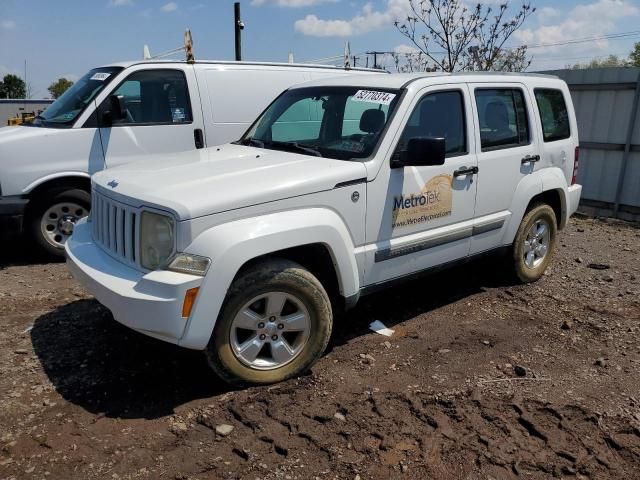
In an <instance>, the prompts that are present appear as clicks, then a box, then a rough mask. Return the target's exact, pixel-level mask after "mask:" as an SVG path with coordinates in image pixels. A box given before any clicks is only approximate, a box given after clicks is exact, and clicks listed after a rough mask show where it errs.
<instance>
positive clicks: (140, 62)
mask: <svg viewBox="0 0 640 480" xmlns="http://www.w3.org/2000/svg"><path fill="white" fill-rule="evenodd" d="M185 63H186V61H184V60H160V59H158V60H154V59H151V60H132V61H128V62H114V63H109V64H105V65H100V66H99V67H96V68H101V67H103V68H104V67H123V68H127V67H131V66H133V65H147V64H151V65H153V64H161V65H167V64H173V65H176V64H181V65H182V64H185ZM193 64H195V65H203V64H204V65H246V66H269V67H293V68H319V69H323V70H325V69H326V70H337V71H344V70H345V69H344V67H336V66H335V65H319V64H315V63H287V62H236V61H231V60H196V61H195V62H193ZM349 70H352V71H356V72H376V73H386V72H384V71H383V70H378V69H373V68H351V69H349Z"/></svg>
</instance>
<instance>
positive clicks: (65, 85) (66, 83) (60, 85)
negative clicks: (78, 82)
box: [47, 78, 73, 98]
mask: <svg viewBox="0 0 640 480" xmlns="http://www.w3.org/2000/svg"><path fill="white" fill-rule="evenodd" d="M71 85H73V82H72V81H71V80H67V79H66V78H59V79H58V80H56V81H55V82H53V83H52V84H51V85H49V87H48V88H47V90H49V93H50V94H51V96H52V97H53V98H58V97H59V96H60V95H62V94H63V93H64V92H66V91H67V89H69V87H71Z"/></svg>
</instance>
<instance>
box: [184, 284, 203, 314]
mask: <svg viewBox="0 0 640 480" xmlns="http://www.w3.org/2000/svg"><path fill="white" fill-rule="evenodd" d="M199 290H200V287H196V288H190V289H189V290H187V293H185V294H184V302H183V303H182V318H189V315H191V310H192V309H193V305H194V304H195V303H196V297H197V296H198V291H199Z"/></svg>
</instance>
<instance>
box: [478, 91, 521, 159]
mask: <svg viewBox="0 0 640 480" xmlns="http://www.w3.org/2000/svg"><path fill="white" fill-rule="evenodd" d="M475 97H476V105H477V107H478V117H479V118H478V121H479V123H480V142H481V145H482V151H486V150H496V149H500V148H512V147H518V146H521V145H528V144H529V124H528V122H527V112H526V106H525V105H526V104H525V100H524V95H523V93H522V90H519V89H516V88H497V89H476V91H475Z"/></svg>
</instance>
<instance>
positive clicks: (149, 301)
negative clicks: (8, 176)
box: [65, 219, 202, 343]
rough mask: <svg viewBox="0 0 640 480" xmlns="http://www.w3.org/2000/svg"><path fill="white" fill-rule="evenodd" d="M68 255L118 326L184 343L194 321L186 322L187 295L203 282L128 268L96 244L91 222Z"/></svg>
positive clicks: (77, 231) (78, 230) (82, 225)
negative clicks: (183, 308)
mask: <svg viewBox="0 0 640 480" xmlns="http://www.w3.org/2000/svg"><path fill="white" fill-rule="evenodd" d="M65 250H66V254H67V266H68V267H69V270H70V271H71V274H72V275H73V276H74V278H75V279H76V280H78V282H80V283H81V284H82V285H83V286H84V287H85V288H86V289H87V290H88V291H89V292H91V293H92V294H93V295H94V296H95V297H96V299H98V301H99V302H100V303H102V304H103V305H104V306H105V307H107V308H108V309H109V310H111V312H112V313H113V317H114V318H115V319H116V320H117V321H118V322H120V323H122V324H123V325H126V326H127V327H130V328H132V329H134V330H136V331H138V332H141V333H144V334H145V335H149V336H152V337H155V338H159V339H161V340H165V341H167V342H171V343H178V341H179V340H180V338H181V337H182V335H183V333H184V329H185V326H186V325H187V320H188V319H187V318H183V317H182V305H183V302H184V296H185V293H186V292H187V290H189V289H191V288H195V287H199V286H200V284H201V283H202V277H198V276H194V275H187V274H183V273H177V272H169V271H166V270H158V271H153V272H147V273H145V272H141V271H139V270H136V269H134V268H131V267H129V266H127V265H124V264H122V263H120V262H119V261H117V260H116V259H114V258H113V257H111V256H110V255H109V254H107V253H106V252H105V251H103V250H102V249H101V248H100V247H99V246H97V245H96V244H95V243H94V242H93V240H92V238H91V225H90V224H87V221H86V219H83V220H81V221H80V222H78V224H77V225H76V226H75V228H74V231H73V235H72V236H71V238H69V240H68V241H67V243H66V246H65Z"/></svg>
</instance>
